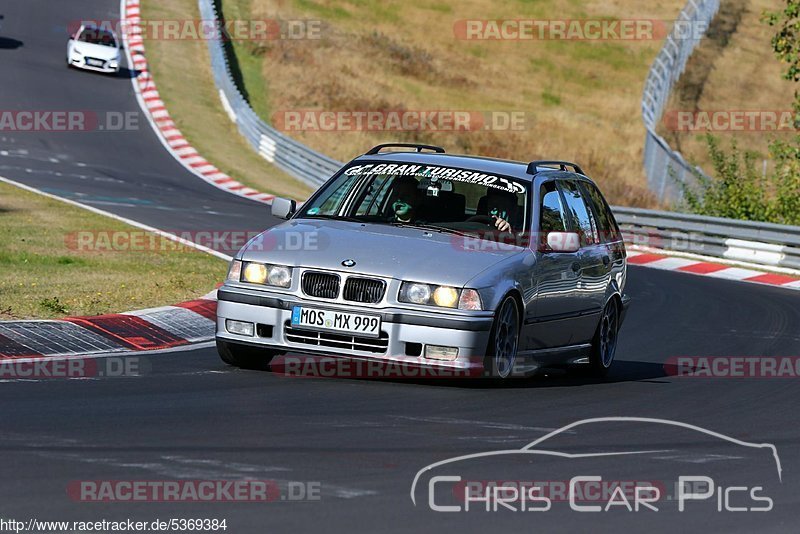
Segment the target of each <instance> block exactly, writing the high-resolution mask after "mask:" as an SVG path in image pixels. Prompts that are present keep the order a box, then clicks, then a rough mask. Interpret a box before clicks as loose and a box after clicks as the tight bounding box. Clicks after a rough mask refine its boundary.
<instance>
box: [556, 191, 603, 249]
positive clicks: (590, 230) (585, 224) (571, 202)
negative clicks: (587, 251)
mask: <svg viewBox="0 0 800 534" xmlns="http://www.w3.org/2000/svg"><path fill="white" fill-rule="evenodd" d="M561 185H562V190H563V191H564V199H565V200H566V202H567V213H568V214H569V216H570V218H571V219H572V228H573V230H574V231H576V232H578V233H579V234H580V236H581V246H586V245H592V244H595V243H599V242H600V241H599V239H598V236H597V225H596V223H595V220H594V216H593V215H592V212H591V210H590V209H589V207H588V206H587V204H586V203H585V202H584V199H583V195H582V194H581V191H580V189H579V188H578V184H576V183H575V182H572V181H569V180H565V181H563V182H561Z"/></svg>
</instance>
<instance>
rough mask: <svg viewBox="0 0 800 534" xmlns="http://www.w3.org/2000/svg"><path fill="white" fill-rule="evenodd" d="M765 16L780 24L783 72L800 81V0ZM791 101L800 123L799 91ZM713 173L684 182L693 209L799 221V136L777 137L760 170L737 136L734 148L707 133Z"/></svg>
mask: <svg viewBox="0 0 800 534" xmlns="http://www.w3.org/2000/svg"><path fill="white" fill-rule="evenodd" d="M762 20H763V21H764V22H766V23H767V24H769V25H770V26H774V27H777V28H778V31H777V33H775V35H774V36H773V37H772V40H771V45H772V50H773V52H774V54H775V57H777V58H778V60H779V61H781V62H782V63H785V64H787V65H788V66H787V68H786V70H785V71H784V73H783V78H784V79H786V80H789V81H791V82H793V83H798V82H800V0H786V7H785V8H784V9H783V10H782V11H776V12H767V13H764V16H763V17H762ZM792 107H793V109H794V111H795V121H794V123H795V127H797V128H800V92H799V91H798V90H795V93H794V102H793V104H792ZM706 142H707V144H708V151H709V154H710V156H711V161H712V166H713V170H714V174H713V176H711V177H708V176H705V175H703V174H701V173H695V180H694V181H695V182H696V183H695V184H694V185H689V184H687V183H686V182H680V186H681V189H682V191H683V196H684V201H685V203H686V205H687V207H688V208H689V210H690V211H691V212H693V213H699V214H702V215H712V216H717V217H729V218H733V219H745V220H755V221H768V222H776V223H782V224H795V225H800V136H796V137H795V138H794V139H793V140H792V141H785V140H782V139H773V140H772V141H771V142H770V144H769V154H770V156H771V158H772V161H773V169H772V170H771V171H770V173H769V174H763V175H762V174H761V173H759V172H758V170H757V169H756V164H755V162H756V155H755V154H752V153H748V152H745V153H742V152H741V151H740V150H739V149H738V148H737V146H736V143H735V142H733V143H732V146H731V150H730V152H726V151H725V150H723V149H722V148H721V147H720V146H719V141H718V140H717V139H716V138H715V137H713V136H711V135H709V136H707V137H706Z"/></svg>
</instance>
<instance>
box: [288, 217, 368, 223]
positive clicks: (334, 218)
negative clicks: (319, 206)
mask: <svg viewBox="0 0 800 534" xmlns="http://www.w3.org/2000/svg"><path fill="white" fill-rule="evenodd" d="M299 218H300V219H330V220H332V221H347V222H357V223H363V222H366V221H362V220H361V219H359V218H357V217H348V216H346V215H345V216H343V215H301V216H300V217H299Z"/></svg>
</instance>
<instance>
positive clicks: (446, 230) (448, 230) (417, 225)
mask: <svg viewBox="0 0 800 534" xmlns="http://www.w3.org/2000/svg"><path fill="white" fill-rule="evenodd" d="M389 224H391V225H392V226H397V227H399V228H420V229H422V230H432V231H434V232H444V233H447V234H456V235H469V234H468V233H467V232H464V231H462V230H456V229H455V228H447V227H446V226H437V225H435V224H424V223H407V222H399V221H394V222H390V223H389Z"/></svg>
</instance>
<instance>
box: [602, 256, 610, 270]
mask: <svg viewBox="0 0 800 534" xmlns="http://www.w3.org/2000/svg"><path fill="white" fill-rule="evenodd" d="M610 264H611V259H609V257H608V256H603V265H605V266H606V267H608V266H609V265H610Z"/></svg>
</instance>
